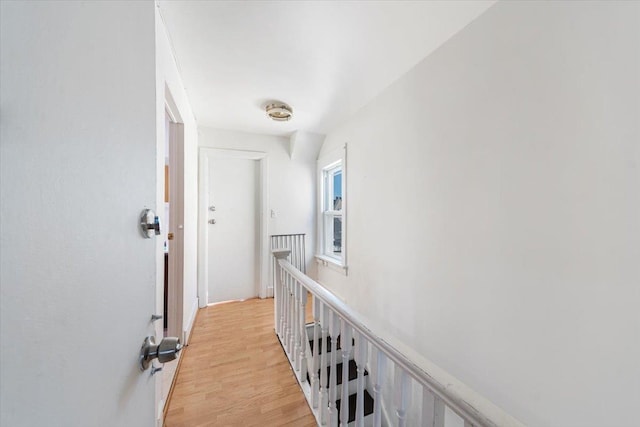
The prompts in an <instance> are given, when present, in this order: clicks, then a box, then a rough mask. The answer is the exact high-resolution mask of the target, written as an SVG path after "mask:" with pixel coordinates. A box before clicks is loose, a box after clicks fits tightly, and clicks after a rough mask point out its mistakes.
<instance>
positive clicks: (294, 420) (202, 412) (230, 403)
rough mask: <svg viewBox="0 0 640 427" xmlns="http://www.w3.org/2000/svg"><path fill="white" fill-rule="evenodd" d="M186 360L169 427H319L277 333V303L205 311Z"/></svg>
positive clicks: (236, 304) (251, 302) (223, 306)
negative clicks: (274, 310)
mask: <svg viewBox="0 0 640 427" xmlns="http://www.w3.org/2000/svg"><path fill="white" fill-rule="evenodd" d="M183 357H184V359H183V361H182V365H181V367H180V371H179V373H178V378H177V379H176V384H175V389H174V391H173V395H172V397H171V400H170V402H169V410H168V413H167V417H166V420H165V426H167V427H192V426H214V425H215V426H240V425H242V426H250V425H256V426H257V425H260V426H282V425H295V426H315V425H316V423H315V419H314V418H313V416H312V415H311V411H310V410H309V407H308V406H307V402H306V401H305V398H304V395H303V393H302V392H301V390H300V388H299V386H298V384H297V382H296V379H295V377H294V375H293V373H292V372H291V369H290V366H289V363H288V362H287V359H286V357H285V355H284V353H283V351H282V347H281V346H280V343H279V342H278V339H277V337H276V335H275V333H274V331H273V299H264V300H261V299H251V300H247V301H243V302H232V303H226V304H221V305H216V306H212V307H207V308H205V309H202V310H201V311H200V312H199V314H198V318H197V320H196V323H195V326H194V331H193V335H192V337H191V341H190V343H189V346H188V347H186V348H185V350H184V355H183Z"/></svg>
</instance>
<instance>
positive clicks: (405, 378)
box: [395, 365, 410, 427]
mask: <svg viewBox="0 0 640 427" xmlns="http://www.w3.org/2000/svg"><path fill="white" fill-rule="evenodd" d="M409 385H410V382H409V375H407V372H406V371H405V370H404V369H402V368H401V367H399V366H398V365H396V384H395V386H396V415H397V417H398V427H405V426H406V425H407V407H408V406H409Z"/></svg>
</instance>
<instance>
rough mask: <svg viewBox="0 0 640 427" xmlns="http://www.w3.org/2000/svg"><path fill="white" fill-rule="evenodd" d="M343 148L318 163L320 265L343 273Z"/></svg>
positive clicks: (344, 221)
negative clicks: (331, 266) (338, 269)
mask: <svg viewBox="0 0 640 427" xmlns="http://www.w3.org/2000/svg"><path fill="white" fill-rule="evenodd" d="M345 150H346V146H345V147H344V148H341V149H339V150H336V151H334V152H332V153H330V154H328V155H326V156H324V157H322V158H320V159H319V160H318V182H319V188H318V194H319V200H318V202H319V206H320V212H319V215H318V254H317V258H318V260H319V262H320V263H322V264H323V265H325V266H326V265H333V266H338V267H341V268H342V270H343V271H344V272H345V273H346V250H345V246H346V245H345V244H346V239H345V237H346V230H345V228H346V227H345V225H346V218H345V206H346V204H345V201H346V200H345V197H344V196H345V194H344V193H345V187H346V185H345V184H346V183H345V172H346V170H345V152H346V151H345Z"/></svg>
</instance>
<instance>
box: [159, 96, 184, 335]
mask: <svg viewBox="0 0 640 427" xmlns="http://www.w3.org/2000/svg"><path fill="white" fill-rule="evenodd" d="M165 94H166V100H165V110H166V112H167V114H168V115H169V135H168V137H169V153H168V154H169V156H168V157H169V223H168V224H166V227H167V228H166V233H169V232H173V235H174V238H173V240H172V242H171V243H170V244H169V277H168V278H167V279H168V281H169V295H168V297H169V303H168V304H167V316H168V318H169V319H168V325H167V333H168V335H174V336H177V337H179V338H180V340H181V341H182V342H183V344H184V343H185V337H184V336H183V335H185V334H184V325H183V320H184V319H183V317H184V124H183V121H182V117H181V116H180V111H179V110H178V107H177V106H176V105H175V102H174V101H173V97H172V96H171V92H170V91H169V89H168V88H167V89H166V92H165ZM165 186H166V183H165ZM172 225H173V227H172ZM163 237H165V238H166V239H167V240H168V236H167V235H166V234H163Z"/></svg>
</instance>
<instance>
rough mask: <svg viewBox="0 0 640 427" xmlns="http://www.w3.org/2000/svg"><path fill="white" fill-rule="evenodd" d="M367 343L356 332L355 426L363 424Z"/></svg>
mask: <svg viewBox="0 0 640 427" xmlns="http://www.w3.org/2000/svg"><path fill="white" fill-rule="evenodd" d="M368 353H369V343H368V342H367V340H366V339H365V337H364V336H363V335H362V334H361V333H359V332H358V333H357V334H356V350H355V361H356V369H357V371H358V377H357V380H356V383H357V386H358V392H357V395H356V426H357V427H363V426H364V370H365V366H366V365H367V355H368Z"/></svg>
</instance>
